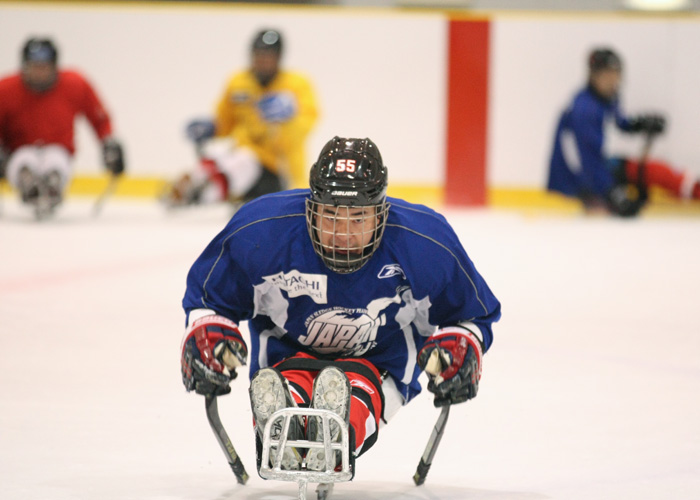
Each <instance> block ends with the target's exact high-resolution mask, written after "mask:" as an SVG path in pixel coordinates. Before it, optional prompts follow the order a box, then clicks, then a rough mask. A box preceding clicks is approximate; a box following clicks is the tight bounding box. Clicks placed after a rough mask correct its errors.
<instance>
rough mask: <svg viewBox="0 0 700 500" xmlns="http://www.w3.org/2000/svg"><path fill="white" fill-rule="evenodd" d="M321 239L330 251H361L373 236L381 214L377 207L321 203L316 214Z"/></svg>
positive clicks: (325, 247) (344, 253) (324, 248)
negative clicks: (337, 205) (318, 219)
mask: <svg viewBox="0 0 700 500" xmlns="http://www.w3.org/2000/svg"><path fill="white" fill-rule="evenodd" d="M316 217H317V218H320V219H321V221H320V223H319V221H316V227H318V228H319V229H320V234H319V239H320V242H321V246H322V247H323V250H324V251H325V252H327V253H333V254H340V255H347V254H362V252H363V251H364V249H365V248H367V247H368V246H369V245H370V244H371V243H372V239H373V238H374V234H375V231H376V229H377V223H378V219H379V216H378V215H377V209H376V207H373V206H371V207H336V206H335V205H320V206H319V211H318V213H317V214H316Z"/></svg>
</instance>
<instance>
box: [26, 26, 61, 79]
mask: <svg viewBox="0 0 700 500" xmlns="http://www.w3.org/2000/svg"><path fill="white" fill-rule="evenodd" d="M57 63H58V50H57V49H56V46H55V45H54V43H53V42H52V41H51V40H49V39H48V38H30V39H29V40H27V42H26V43H25V44H24V47H22V81H23V82H24V84H25V85H26V86H27V87H29V88H30V89H31V90H33V91H34V92H45V91H47V90H49V89H50V88H52V87H53V86H54V85H55V83H56V81H57V78H58V71H57V69H56V64H57Z"/></svg>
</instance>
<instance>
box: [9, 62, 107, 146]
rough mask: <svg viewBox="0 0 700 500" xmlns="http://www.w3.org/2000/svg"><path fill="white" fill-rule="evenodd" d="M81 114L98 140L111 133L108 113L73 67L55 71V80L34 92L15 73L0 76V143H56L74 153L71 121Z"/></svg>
mask: <svg viewBox="0 0 700 500" xmlns="http://www.w3.org/2000/svg"><path fill="white" fill-rule="evenodd" d="M77 115H83V116H84V117H85V118H87V120H88V122H90V124H91V125H92V128H93V129H94V130H95V133H96V134H97V136H98V137H99V138H100V140H102V139H104V138H105V137H107V136H109V135H111V133H112V125H111V122H110V119H109V115H108V114H107V111H106V110H105V108H104V106H103V105H102V102H101V101H100V99H99V98H98V97H97V94H96V93H95V91H94V89H93V88H92V86H90V84H89V83H88V82H87V81H86V80H85V78H83V76H81V75H80V74H79V73H77V72H75V71H59V72H58V75H57V80H56V84H55V85H54V86H53V87H52V88H51V89H49V90H48V91H46V92H34V91H32V90H30V89H29V88H28V87H27V86H26V85H25V84H24V83H23V82H22V78H21V75H20V74H19V73H17V74H14V75H11V76H8V77H6V78H3V79H2V80H0V145H2V146H3V147H4V148H5V149H7V150H9V151H10V152H12V151H14V150H16V149H17V148H19V147H20V146H26V145H45V144H60V145H62V146H64V147H65V148H66V149H67V150H68V151H70V153H71V154H73V153H75V144H74V137H73V133H74V129H73V124H74V120H75V117H76V116H77Z"/></svg>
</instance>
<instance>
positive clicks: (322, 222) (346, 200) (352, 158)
mask: <svg viewBox="0 0 700 500" xmlns="http://www.w3.org/2000/svg"><path fill="white" fill-rule="evenodd" d="M309 184H310V187H311V196H310V197H309V198H308V199H307V201H306V223H307V227H308V230H309V236H310V237H311V242H312V244H313V247H314V251H315V252H316V254H318V255H319V257H321V259H322V260H323V262H324V264H325V265H326V266H327V267H328V268H329V269H331V270H333V271H335V272H338V273H351V272H353V271H357V270H358V269H360V268H361V267H362V266H364V265H365V264H366V263H367V261H368V260H369V258H370V257H371V256H372V254H373V253H374V252H375V251H376V249H377V248H378V247H379V244H380V242H381V239H382V235H383V234H384V227H385V224H386V217H387V214H388V211H389V205H388V204H387V202H386V188H387V168H386V166H385V165H384V163H383V161H382V156H381V154H380V153H379V149H378V148H377V145H376V144H374V142H372V141H371V140H370V139H346V138H342V137H334V138H333V139H331V140H330V141H328V142H327V143H326V145H325V146H324V147H323V149H322V150H321V154H320V155H319V157H318V160H317V161H316V163H314V164H313V166H312V167H311V174H310V179H309ZM352 224H354V226H353V227H354V228H355V229H350V226H351V225H352ZM358 228H360V229H358ZM358 230H359V231H363V234H362V235H360V238H359V240H360V241H362V243H359V244H356V245H357V246H354V245H353V244H348V243H344V242H341V239H342V238H343V236H338V237H336V236H334V235H336V234H341V235H343V234H347V233H348V232H353V231H354V232H355V233H357V231H358ZM370 232H371V235H370ZM370 236H371V237H370ZM348 245H350V246H348Z"/></svg>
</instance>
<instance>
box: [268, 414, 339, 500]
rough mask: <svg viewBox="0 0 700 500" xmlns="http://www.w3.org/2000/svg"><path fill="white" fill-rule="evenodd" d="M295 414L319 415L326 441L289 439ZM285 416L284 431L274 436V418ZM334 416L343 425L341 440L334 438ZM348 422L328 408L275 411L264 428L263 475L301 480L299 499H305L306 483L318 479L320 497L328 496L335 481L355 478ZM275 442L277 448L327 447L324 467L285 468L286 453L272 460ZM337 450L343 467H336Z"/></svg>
mask: <svg viewBox="0 0 700 500" xmlns="http://www.w3.org/2000/svg"><path fill="white" fill-rule="evenodd" d="M292 417H320V418H321V422H322V428H323V441H322V442H320V441H308V440H296V441H294V440H291V441H290V440H288V439H287V434H288V433H289V426H290V423H291V419H292ZM278 420H283V423H282V433H281V435H280V438H279V439H272V424H273V423H274V422H275V421H278ZM331 420H334V421H335V423H337V424H338V425H339V426H340V442H338V443H334V442H331V435H330V426H329V424H330V421H331ZM349 442H350V441H349V433H348V425H347V424H346V423H345V421H344V420H343V419H341V418H340V417H339V416H338V415H337V414H335V413H334V412H332V411H329V410H318V409H315V408H283V409H281V410H278V411H276V412H275V413H273V414H272V416H271V417H270V418H269V419H268V421H267V423H266V424H265V429H264V430H263V441H262V457H261V461H260V471H259V472H260V477H262V478H264V479H276V480H279V481H295V482H297V483H298V484H299V500H306V485H307V484H308V483H319V486H318V488H317V490H316V491H317V493H318V498H319V500H326V499H327V498H328V497H329V495H330V493H331V491H332V489H333V484H334V483H339V482H343V481H349V480H350V479H352V471H351V470H350V444H349ZM272 446H275V447H276V448H277V450H280V451H281V450H283V449H285V448H287V447H293V448H303V449H307V450H308V449H311V448H324V449H325V457H326V470H325V471H310V470H305V469H304V468H303V467H302V469H301V470H282V466H281V464H282V458H283V453H281V452H279V453H277V458H276V460H275V463H274V464H273V465H272V467H271V466H270V465H268V464H269V463H270V448H271V447H272ZM335 451H340V454H341V470H340V471H338V472H336V471H335V467H336V465H335V456H336V454H335V453H334V452H335Z"/></svg>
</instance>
